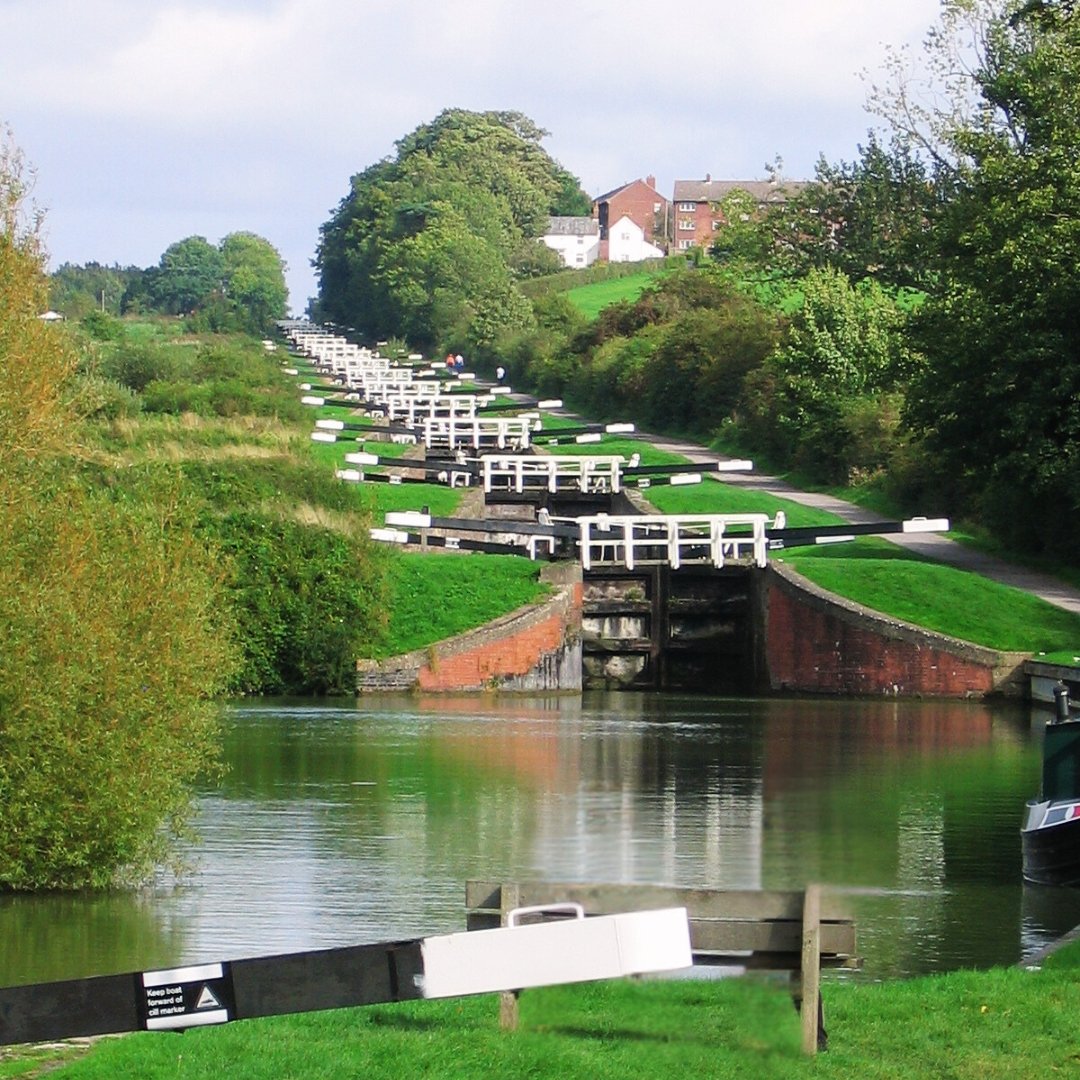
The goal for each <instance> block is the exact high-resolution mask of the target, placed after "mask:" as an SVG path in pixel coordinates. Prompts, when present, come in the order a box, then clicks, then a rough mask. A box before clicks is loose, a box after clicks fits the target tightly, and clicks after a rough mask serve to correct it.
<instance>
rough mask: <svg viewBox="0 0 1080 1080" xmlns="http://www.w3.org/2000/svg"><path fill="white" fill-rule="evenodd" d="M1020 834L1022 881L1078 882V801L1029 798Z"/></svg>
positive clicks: (1079, 863)
mask: <svg viewBox="0 0 1080 1080" xmlns="http://www.w3.org/2000/svg"><path fill="white" fill-rule="evenodd" d="M1020 838H1021V842H1022V846H1023V873H1024V880H1025V881H1030V882H1032V883H1033V884H1036V885H1072V886H1080V804H1078V803H1077V802H1075V801H1074V800H1069V801H1068V802H1042V803H1034V802H1029V803H1028V806H1027V815H1026V818H1025V821H1024V828H1023V829H1021V831H1020Z"/></svg>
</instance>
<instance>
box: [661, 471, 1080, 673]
mask: <svg viewBox="0 0 1080 1080" xmlns="http://www.w3.org/2000/svg"><path fill="white" fill-rule="evenodd" d="M645 495H646V497H647V498H648V500H649V501H650V503H652V504H653V505H654V506H655V507H656V508H657V510H658V511H659V512H660V513H663V514H735V513H740V514H767V515H769V517H775V515H776V513H777V511H780V510H782V511H783V512H784V514H785V516H786V518H787V523H788V525H790V526H793V527H798V526H814V525H839V524H841V523H842V522H841V519H840V518H838V517H836V516H835V515H833V514H829V513H826V512H824V511H821V510H816V509H813V508H811V507H807V506H804V505H802V504H801V503H796V502H791V501H789V500H786V499H778V498H776V497H775V496H773V495H769V494H768V493H766V492H762V491H752V490H750V489H747V488H743V487H741V486H736V485H731V484H723V483H716V482H706V483H701V484H695V485H692V486H687V487H670V486H657V487H654V488H649V489H647V490H646V492H645ZM772 558H775V559H782V560H783V561H784V562H786V563H787V564H788V565H790V566H791V567H792V568H793V569H795V570H797V571H798V572H799V573H800V574H802V575H803V576H804V577H806V578H808V579H809V580H810V581H812V582H814V584H815V585H820V586H821V588H823V589H827V590H829V592H833V593H836V594H837V595H838V596H843V597H846V598H847V599H849V600H853V601H855V602H856V603H859V604H863V605H865V606H866V607H868V608H872V609H873V610H874V611H879V612H881V613H882V614H884V615H890V616H893V617H894V618H897V619H903V620H904V621H905V622H910V623H914V624H915V625H917V626H922V627H925V628H926V629H928V630H934V631H937V632H938V633H941V634H948V635H950V636H951V637H957V638H961V639H962V640H964V641H970V642H973V643H974V644H977V645H985V646H986V647H987V648H991V649H1001V650H1004V651H1009V652H1043V651H1045V652H1052V651H1059V652H1060V651H1062V650H1071V651H1072V652H1080V616H1077V615H1074V614H1071V613H1070V612H1067V611H1063V610H1062V609H1060V608H1057V607H1054V606H1053V605H1052V604H1048V603H1046V602H1045V601H1044V600H1040V599H1038V598H1037V597H1033V596H1031V595H1029V594H1028V593H1025V592H1022V591H1021V590H1019V589H1014V588H1010V587H1009V586H1007V585H1001V584H999V583H998V582H996V581H990V580H989V579H987V578H984V577H981V576H979V575H978V574H972V573H970V572H968V571H964V570H958V569H956V568H954V567H950V566H944V565H942V564H941V563H935V562H932V561H930V560H927V559H923V558H920V557H919V556H917V555H914V554H912V553H911V552H910V551H906V550H905V549H903V548H901V547H899V546H897V545H896V544H891V543H889V542H888V541H887V540H883V539H878V538H875V537H865V538H862V539H859V540H856V541H853V542H849V543H844V544H837V545H835V546H826V547H816V546H809V547H802V548H790V549H788V550H786V551H783V552H779V553H774V554H773V556H772Z"/></svg>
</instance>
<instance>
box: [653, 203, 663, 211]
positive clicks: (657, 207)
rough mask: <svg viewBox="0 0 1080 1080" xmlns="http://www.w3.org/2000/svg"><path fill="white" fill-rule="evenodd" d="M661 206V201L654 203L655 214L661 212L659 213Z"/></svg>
mask: <svg viewBox="0 0 1080 1080" xmlns="http://www.w3.org/2000/svg"><path fill="white" fill-rule="evenodd" d="M660 208H661V204H660V203H658V202H654V203H653V204H652V212H653V213H654V214H659V213H660Z"/></svg>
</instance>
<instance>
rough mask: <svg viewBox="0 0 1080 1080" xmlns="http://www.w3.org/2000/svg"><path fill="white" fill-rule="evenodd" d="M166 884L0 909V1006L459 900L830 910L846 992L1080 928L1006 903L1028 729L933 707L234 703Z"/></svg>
mask: <svg viewBox="0 0 1080 1080" xmlns="http://www.w3.org/2000/svg"><path fill="white" fill-rule="evenodd" d="M226 736H227V737H226V754H227V758H228V761H229V764H230V771H229V773H228V775H227V776H226V777H225V779H224V780H223V781H222V782H221V784H220V785H219V786H217V787H216V788H214V789H213V790H208V791H205V792H203V793H202V796H201V799H200V822H199V824H200V831H201V834H202V842H201V844H200V845H199V847H198V848H197V849H193V850H192V851H191V852H190V853H189V854H190V855H191V857H192V858H193V859H194V860H195V869H194V870H193V871H192V872H191V873H190V874H189V875H188V876H187V877H186V878H184V879H183V880H182V881H180V882H175V881H172V880H171V879H169V878H166V877H163V878H162V879H161V880H160V881H158V882H157V883H155V885H154V887H153V888H150V889H147V890H145V891H143V892H140V893H138V894H136V895H128V894H120V895H115V896H109V897H105V898H78V897H77V898H72V897H59V898H57V897H47V898H22V897H6V898H0V935H2V936H3V939H4V941H5V942H6V943H14V944H12V945H6V947H5V950H4V953H3V956H2V958H0V983H14V982H25V981H33V980H38V979H47V978H63V977H72V976H75V975H79V974H90V973H101V972H106V971H118V970H129V969H138V968H148V967H155V966H165V965H172V964H178V963H189V962H196V961H200V960H207V959H224V958H228V957H236V956H245V955H256V954H266V953H274V952H283V951H292V950H301V949H309V948H320V947H326V946H331V945H338V944H352V943H356V942H363V941H377V940H384V939H390V938H398V937H410V936H418V935H423V934H427V933H432V932H440V931H448V930H455V929H459V928H460V927H461V926H462V922H463V911H462V905H463V896H464V882H465V880H466V879H467V878H488V877H490V878H514V877H548V878H552V879H568V880H572V879H594V880H606V881H625V882H632V881H641V882H645V881H666V882H674V883H678V884H686V885H711V886H719V887H730V888H742V887H764V888H780V887H797V886H801V885H803V884H805V883H806V882H807V881H821V882H825V883H828V884H830V885H833V886H837V887H842V888H844V889H845V890H847V891H848V892H849V894H850V903H851V906H852V908H853V910H854V913H855V916H856V919H857V921H858V929H859V936H860V952H861V953H862V954H863V955H864V956H865V958H866V966H865V970H864V976H863V977H870V978H878V977H887V976H891V975H896V974H906V973H912V972H917V971H928V970H938V969H945V968H952V967H957V966H970V965H989V964H994V963H1011V962H1015V961H1016V960H1018V959H1019V958H1020V957H1021V955H1022V954H1024V953H1025V952H1030V951H1032V950H1034V949H1036V948H1038V947H1039V946H1040V945H1042V944H1044V943H1045V942H1046V941H1047V940H1048V939H1049V937H1050V936H1051V935H1053V934H1055V933H1058V932H1061V931H1062V930H1064V929H1068V928H1069V927H1071V926H1072V925H1073V924H1075V923H1080V891H1075V892H1074V891H1067V892H1062V891H1060V890H1044V891H1043V893H1042V894H1040V895H1039V896H1038V897H1033V896H1032V895H1031V894H1030V893H1028V892H1026V891H1025V890H1024V889H1023V888H1022V887H1021V885H1020V849H1019V833H1018V829H1019V820H1020V813H1021V809H1022V806H1023V802H1024V800H1025V799H1026V798H1027V797H1028V796H1029V794H1030V793H1031V792H1032V791H1033V790H1034V788H1035V787H1036V786H1037V784H1038V772H1039V764H1038V747H1037V745H1036V741H1035V739H1034V738H1033V737H1032V734H1031V725H1030V717H1029V716H1028V714H1027V713H1026V712H1025V711H1024V710H1021V709H1018V708H1016V707H1005V706H1002V707H994V708H990V707H987V706H984V705H976V704H969V703H957V702H946V703H934V702H891V701H890V702H885V701H882V702H877V701H874V702H850V701H847V702H836V701H789V700H784V701H763V700H757V699H754V700H749V699H747V700H741V699H726V698H725V699H720V698H701V697H682V696H672V695H646V694H606V693H593V694H587V695H585V696H584V697H581V698H577V697H541V698H514V699H506V698H501V697H498V698H497V697H490V698H476V697H469V698H459V699H454V698H451V699H447V698H444V697H435V698H423V697H420V698H415V697H387V698H383V699H376V700H370V699H363V700H360V701H358V702H355V703H354V702H351V701H349V702H343V703H336V704H326V703H318V704H312V703H311V702H309V701H304V702H295V701H263V702H242V703H239V704H237V705H236V706H235V707H234V708H232V709H231V710H230V712H229V715H228V722H227V732H226Z"/></svg>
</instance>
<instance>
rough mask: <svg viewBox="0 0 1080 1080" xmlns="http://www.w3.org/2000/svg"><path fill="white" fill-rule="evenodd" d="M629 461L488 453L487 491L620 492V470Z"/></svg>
mask: <svg viewBox="0 0 1080 1080" xmlns="http://www.w3.org/2000/svg"><path fill="white" fill-rule="evenodd" d="M625 462H626V459H625V458H623V457H621V456H617V455H610V456H595V457H563V456H559V455H545V456H541V457H519V456H515V455H510V454H488V455H486V456H485V457H484V459H483V466H484V491H485V492H488V493H490V492H492V491H514V492H518V493H519V494H520V493H521V492H525V491H549V492H557V491H567V490H574V491H581V492H585V493H591V492H605V491H607V492H617V491H619V490H621V486H622V485H621V474H620V468H621V466H622V465H623V464H625Z"/></svg>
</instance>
